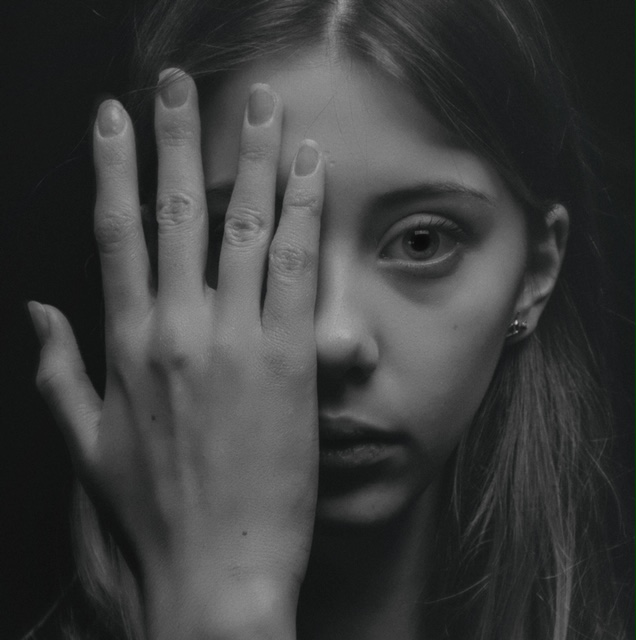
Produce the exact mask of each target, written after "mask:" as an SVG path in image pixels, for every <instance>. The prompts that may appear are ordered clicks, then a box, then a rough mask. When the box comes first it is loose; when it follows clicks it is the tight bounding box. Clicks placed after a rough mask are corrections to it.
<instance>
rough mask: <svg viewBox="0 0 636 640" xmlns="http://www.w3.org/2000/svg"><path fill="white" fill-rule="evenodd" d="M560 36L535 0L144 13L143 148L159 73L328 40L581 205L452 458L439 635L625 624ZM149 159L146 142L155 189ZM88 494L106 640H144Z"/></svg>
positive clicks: (433, 606) (88, 537)
mask: <svg viewBox="0 0 636 640" xmlns="http://www.w3.org/2000/svg"><path fill="white" fill-rule="evenodd" d="M548 31H549V30H548V28H547V27H546V24H545V18H544V17H542V14H541V13H540V12H539V10H538V8H537V4H536V2H535V1H534V0H241V2H236V0H158V1H156V2H154V4H153V6H152V7H151V8H150V10H149V12H148V13H147V14H146V15H145V16H144V18H143V19H142V20H141V21H140V22H136V23H135V49H134V52H133V54H132V65H131V68H132V85H133V86H134V87H135V91H133V92H131V93H130V94H129V96H128V99H129V106H130V108H131V111H132V113H133V114H135V119H136V126H137V128H138V131H139V133H140V134H141V140H142V143H143V141H146V142H147V141H148V140H151V139H152V126H151V122H152V120H151V118H150V111H151V108H152V107H151V105H152V100H151V98H152V95H153V94H154V91H155V90H156V78H157V74H158V72H159V70H161V69H162V68H164V67H166V66H172V65H177V66H180V67H181V68H183V69H185V70H186V71H188V72H189V73H191V74H192V75H193V76H194V77H195V79H197V81H198V82H199V83H200V85H201V87H202V90H204V91H214V87H215V84H216V83H217V82H218V81H219V80H221V79H222V78H223V76H224V75H225V74H226V73H231V72H232V71H233V70H235V69H238V68H240V67H241V66H243V65H245V64H247V63H249V62H251V61H255V60H257V59H260V58H262V56H264V55H270V54H281V53H282V54H285V53H288V54H289V55H293V53H294V51H296V50H298V48H299V47H306V46H309V45H311V44H314V43H318V42H321V41H324V40H325V39H326V38H329V39H332V40H333V42H335V43H336V45H337V46H338V47H340V49H341V51H342V52H343V53H345V54H347V55H350V56H353V57H355V58H356V59H359V60H361V61H363V62H365V63H366V64H368V65H369V66H371V67H373V68H377V69H379V70H382V71H383V72H384V73H388V74H389V75H390V76H392V77H394V78H396V79H397V80H399V81H400V82H402V83H403V84H404V85H405V86H407V87H408V88H409V89H410V90H411V91H412V92H413V94H414V95H415V96H416V97H418V98H419V99H420V100H421V101H422V102H423V104H425V105H426V107H427V108H428V109H430V110H431V111H432V112H433V114H434V115H435V116H436V117H437V119H438V120H439V121H440V122H441V123H442V124H443V125H444V126H446V127H447V128H448V129H449V130H451V131H453V132H454V133H456V134H457V135H459V136H460V137H461V139H463V140H464V142H465V143H466V145H468V146H469V147H470V148H471V149H473V150H474V151H476V152H477V153H478V154H479V155H480V156H482V157H483V158H485V159H487V160H488V161H489V162H491V163H492V164H493V165H494V166H495V167H496V168H497V170H498V171H499V173H500V175H501V176H502V178H503V179H504V180H505V182H506V183H507V185H508V187H509V188H510V190H511V192H512V193H513V194H514V196H515V197H516V199H517V200H518V202H519V203H520V204H521V205H522V206H523V208H524V210H525V212H526V214H527V219H528V223H529V229H530V232H531V233H533V232H536V231H537V230H540V229H541V228H542V225H543V222H544V219H545V216H546V214H547V212H548V211H549V210H550V208H551V207H552V206H553V205H554V204H556V203H561V204H563V205H564V206H565V207H566V208H567V209H568V213H569V216H570V223H571V231H570V236H569V240H568V249H567V252H566V257H565V259H564V264H563V267H562V270H561V274H560V276H559V281H558V284H557V286H556V290H555V291H554V293H553V295H552V297H551V299H550V301H549V303H548V305H547V308H546V309H545V312H544V314H543V316H542V319H541V322H540V324H539V327H538V328H537V330H536V331H535V332H534V333H533V334H532V335H531V336H528V338H527V339H525V340H523V341H521V342H520V343H518V344H516V345H512V346H510V347H507V348H506V349H505V350H504V353H503V355H502V357H501V361H500V363H499V365H498V367H497V370H496V372H495V375H494V378H493V380H492V382H491V384H490V387H489V389H488V392H487V394H486V397H485V398H484V400H483V402H482V405H481V407H480V409H479V411H478V414H477V416H476V417H475V419H474V422H473V424H472V426H471V428H470V430H469V431H468V433H467V434H466V436H465V437H464V438H463V440H462V442H461V443H460V445H459V448H458V450H457V452H456V453H455V455H454V458H453V460H452V464H451V468H450V472H449V478H450V481H449V482H448V486H447V494H448V495H447V498H448V499H447V501H446V504H447V505H448V506H447V508H446V510H445V513H444V515H443V517H442V522H441V525H440V534H439V538H440V554H439V557H440V562H439V566H438V567H437V569H436V570H435V572H434V585H433V586H434V589H433V593H432V595H431V601H430V602H429V603H427V613H426V615H428V616H429V618H430V620H431V624H433V625H434V626H435V627H436V629H437V632H438V634H439V635H440V636H443V637H449V638H462V637H470V638H475V639H479V640H497V639H501V640H503V639H504V638H505V639H506V640H532V639H536V638H546V639H551V640H571V639H573V638H590V639H598V640H600V639H601V638H608V637H620V631H619V630H618V628H617V627H615V626H614V623H613V622H612V617H613V616H612V612H613V611H614V610H615V609H616V607H615V602H614V599H613V598H614V596H613V595H612V586H611V578H608V576H610V575H611V573H610V564H611V563H610V560H609V557H608V552H607V544H606V543H605V542H604V538H603V531H602V524H603V520H604V515H605V513H606V508H607V505H608V503H609V501H610V496H611V487H610V483H609V482H608V480H607V478H606V476H605V473H604V471H603V466H604V464H605V463H604V460H605V459H606V457H607V454H608V443H609V441H610V439H609V436H608V433H609V431H608V425H609V420H610V410H609V407H608V403H607V401H606V400H605V396H604V394H603V377H602V373H601V372H602V369H603V363H602V362H601V361H600V359H601V357H600V354H601V352H602V351H601V349H602V346H603V342H602V340H603V338H602V335H603V331H602V329H603V327H602V313H601V309H603V306H604V300H603V290H602V286H601V283H602V278H601V276H602V261H601V256H600V252H599V249H598V246H597V243H596V240H595V238H596V231H595V223H594V219H595V216H596V213H597V212H596V209H595V202H594V180H593V177H592V175H591V172H590V170H589V167H588V164H587V163H586V160H585V157H586V154H585V141H584V138H583V136H582V133H581V126H580V124H579V120H578V117H577V114H576V112H575V111H574V110H573V109H572V107H571V102H570V97H569V95H568V90H567V87H566V83H565V73H564V71H563V66H562V63H561V61H560V59H559V55H558V53H557V51H556V48H555V43H554V41H552V40H551V39H550V36H549V33H548ZM152 153H153V152H152V149H151V148H150V147H143V146H142V150H141V155H142V158H145V160H144V166H146V167H148V171H146V172H144V171H142V174H141V175H142V176H143V175H145V176H146V179H145V183H144V187H143V190H144V192H145V194H146V197H151V196H150V194H152V192H153V189H154V184H153V179H152V173H153V158H152ZM530 259H532V256H531V257H530ZM78 504H79V505H80V507H79V508H78V511H77V514H78V515H77V523H78V524H77V531H78V533H77V545H78V567H79V575H80V578H81V580H82V584H83V585H84V590H85V593H86V597H87V599H88V601H89V602H91V603H92V606H93V608H94V611H95V612H97V616H96V618H94V619H95V620H101V621H103V624H102V633H103V637H107V636H108V635H109V634H110V636H111V637H127V638H131V639H132V638H137V637H141V619H140V609H139V599H138V597H137V595H136V594H135V583H134V580H132V578H131V576H130V572H129V570H128V568H127V566H126V563H125V561H124V559H123V556H122V555H121V553H120V552H119V550H118V549H117V547H116V545H115V544H114V543H113V541H112V538H111V536H110V534H109V533H108V531H107V529H106V528H105V527H103V526H102V525H101V524H100V522H99V518H97V517H96V515H95V513H94V511H93V509H92V506H91V505H90V503H89V502H88V499H87V498H86V497H85V496H84V495H81V490H80V496H79V498H78ZM95 628H97V627H96V623H95ZM74 633H76V634H77V635H73V634H74ZM79 633H80V632H79V631H78V630H76V632H72V631H69V637H80V635H79ZM98 635H99V634H98Z"/></svg>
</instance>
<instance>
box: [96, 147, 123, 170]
mask: <svg viewBox="0 0 636 640" xmlns="http://www.w3.org/2000/svg"><path fill="white" fill-rule="evenodd" d="M98 149H99V152H98V153H99V156H98V157H99V161H100V164H101V165H102V166H104V167H105V168H107V169H109V170H113V169H115V170H117V171H118V170H119V169H121V168H124V167H127V166H128V164H129V156H128V152H127V150H126V149H125V148H124V147H123V146H122V145H121V144H101V145H100V146H99V148H98ZM98 166H99V165H98Z"/></svg>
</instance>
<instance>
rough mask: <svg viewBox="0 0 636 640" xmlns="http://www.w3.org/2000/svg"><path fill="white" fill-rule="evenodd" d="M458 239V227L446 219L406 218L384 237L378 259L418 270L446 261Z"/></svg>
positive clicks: (433, 217)
mask: <svg viewBox="0 0 636 640" xmlns="http://www.w3.org/2000/svg"><path fill="white" fill-rule="evenodd" d="M462 236H463V231H462V230H461V228H460V227H458V226H457V225H456V224H455V223H454V222H453V221H451V220H449V219H447V218H438V217H435V216H430V215H423V214H418V215H415V216H409V217H408V218H405V219H404V220H400V221H399V222H398V223H397V224H396V225H394V226H393V227H391V229H389V231H388V232H387V233H386V234H385V237H384V238H383V247H382V249H381V251H380V258H381V259H382V260H385V261H396V262H398V263H400V264H402V265H408V266H422V267H424V266H427V265H432V264H438V263H442V262H446V261H447V260H448V259H449V258H450V257H451V256H453V255H455V254H456V252H457V248H458V245H459V243H460V240H461V239H462ZM417 263H419V264H417Z"/></svg>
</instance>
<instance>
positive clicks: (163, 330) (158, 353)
mask: <svg viewBox="0 0 636 640" xmlns="http://www.w3.org/2000/svg"><path fill="white" fill-rule="evenodd" d="M188 333H189V332H188V331H187V329H186V327H185V324H184V322H181V321H179V320H177V319H171V320H166V321H164V322H162V324H161V327H160V328H159V331H157V333H156V336H155V341H154V345H153V348H152V350H151V352H150V356H149V360H150V365H151V368H153V369H155V370H156V371H161V372H169V373H173V372H174V373H178V372H181V371H184V370H186V369H188V368H190V367H191V366H192V365H193V363H194V362H196V360H197V349H196V348H195V346H194V345H193V344H192V341H191V340H190V339H189V337H188Z"/></svg>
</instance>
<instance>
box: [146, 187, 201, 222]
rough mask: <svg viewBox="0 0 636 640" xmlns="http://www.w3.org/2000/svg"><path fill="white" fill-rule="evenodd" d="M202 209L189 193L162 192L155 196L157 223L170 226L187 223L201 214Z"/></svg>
mask: <svg viewBox="0 0 636 640" xmlns="http://www.w3.org/2000/svg"><path fill="white" fill-rule="evenodd" d="M202 213H203V209H202V207H201V206H199V204H198V203H197V200H196V198H194V197H193V196H192V195H190V194H189V193H185V192H173V193H164V194H161V195H160V196H159V197H158V198H157V212H156V216H157V223H158V224H159V226H160V227H163V228H171V227H180V226H182V225H184V224H186V225H187V224H189V223H191V222H192V221H194V220H195V219H196V218H198V217H199V216H201V215H202Z"/></svg>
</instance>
